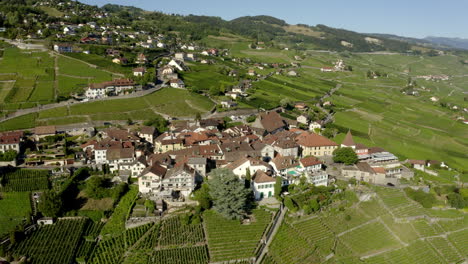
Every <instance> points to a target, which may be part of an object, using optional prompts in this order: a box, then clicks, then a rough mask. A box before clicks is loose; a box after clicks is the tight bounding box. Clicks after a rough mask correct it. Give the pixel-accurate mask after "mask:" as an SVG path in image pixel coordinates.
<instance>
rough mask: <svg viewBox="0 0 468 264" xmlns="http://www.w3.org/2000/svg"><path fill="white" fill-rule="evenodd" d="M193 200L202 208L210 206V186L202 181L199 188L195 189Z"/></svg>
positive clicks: (205, 208)
mask: <svg viewBox="0 0 468 264" xmlns="http://www.w3.org/2000/svg"><path fill="white" fill-rule="evenodd" d="M194 200H196V201H198V204H199V205H200V207H201V208H202V209H204V210H207V209H210V208H211V204H212V201H211V200H212V199H211V196H210V187H209V186H208V183H203V184H202V185H201V187H200V189H198V190H197V191H195V193H194Z"/></svg>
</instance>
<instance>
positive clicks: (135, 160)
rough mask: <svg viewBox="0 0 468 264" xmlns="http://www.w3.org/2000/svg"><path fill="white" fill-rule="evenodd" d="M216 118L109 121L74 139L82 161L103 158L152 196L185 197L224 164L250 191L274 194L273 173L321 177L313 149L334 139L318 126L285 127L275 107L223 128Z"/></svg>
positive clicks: (328, 149) (321, 150) (325, 150)
mask: <svg viewBox="0 0 468 264" xmlns="http://www.w3.org/2000/svg"><path fill="white" fill-rule="evenodd" d="M222 127H223V121H222V120H214V119H208V120H201V121H198V122H197V121H193V122H179V123H174V124H172V125H171V126H170V127H169V130H168V131H167V132H164V133H162V134H159V135H158V134H157V133H156V132H157V131H156V130H155V129H154V128H152V127H141V128H140V129H139V130H138V131H129V130H123V129H116V128H110V129H106V130H104V131H101V132H99V134H98V136H97V137H95V138H93V139H92V140H89V141H88V142H86V143H85V144H83V145H81V148H82V150H83V153H84V159H85V161H84V163H86V164H91V165H98V166H99V165H106V166H108V167H109V170H110V171H111V172H113V173H115V175H118V176H116V180H119V179H120V180H122V181H126V180H127V179H128V177H134V178H138V185H139V190H140V192H141V193H142V194H145V195H148V196H149V197H155V198H157V199H160V198H164V199H177V200H180V199H184V198H185V197H187V195H189V194H190V193H191V192H192V191H193V190H194V189H195V187H196V186H197V184H199V183H201V182H202V181H203V180H204V179H205V178H206V177H207V175H208V172H209V171H210V170H212V169H215V168H229V169H230V170H232V171H233V172H234V174H236V175H237V176H239V177H240V178H241V179H245V178H246V177H247V175H250V176H251V177H252V183H253V184H252V185H251V186H252V188H253V191H254V193H255V196H256V198H257V199H261V198H263V197H271V196H273V195H274V191H273V189H274V184H275V182H276V177H281V178H282V182H283V184H285V185H286V184H292V183H297V182H298V181H299V180H300V178H301V177H306V179H307V181H308V182H310V183H314V184H316V185H324V186H326V185H327V184H328V180H329V179H328V174H327V173H326V171H325V170H324V164H323V162H322V161H321V160H319V158H320V157H325V156H330V155H332V152H333V150H335V149H336V148H338V145H337V144H336V143H335V142H333V141H331V140H329V139H327V138H325V137H322V136H320V135H318V134H315V133H311V132H308V131H304V130H300V129H294V128H292V129H289V126H288V124H287V122H285V120H284V119H283V118H282V117H281V116H280V115H279V114H278V113H277V112H274V111H273V112H264V113H261V114H260V115H259V117H258V118H257V120H256V121H255V122H254V123H253V125H252V126H247V125H239V126H235V127H231V128H227V129H224V130H223V129H220V128H222Z"/></svg>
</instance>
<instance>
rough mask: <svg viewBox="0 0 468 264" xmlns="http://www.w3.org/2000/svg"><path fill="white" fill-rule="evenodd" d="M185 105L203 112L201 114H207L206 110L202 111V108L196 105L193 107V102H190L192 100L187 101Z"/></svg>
mask: <svg viewBox="0 0 468 264" xmlns="http://www.w3.org/2000/svg"><path fill="white" fill-rule="evenodd" d="M185 103H186V104H187V105H188V106H190V107H191V108H193V109H195V110H197V111H199V112H201V113H205V112H206V110H205V109H201V108H200V107H198V106H196V105H193V104H192V102H190V100H185Z"/></svg>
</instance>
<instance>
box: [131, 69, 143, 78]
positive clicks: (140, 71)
mask: <svg viewBox="0 0 468 264" xmlns="http://www.w3.org/2000/svg"><path fill="white" fill-rule="evenodd" d="M145 73H146V68H144V67H138V68H135V69H133V76H136V77H141V76H143V75H145Z"/></svg>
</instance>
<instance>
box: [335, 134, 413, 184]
mask: <svg viewBox="0 0 468 264" xmlns="http://www.w3.org/2000/svg"><path fill="white" fill-rule="evenodd" d="M341 147H349V148H352V149H353V150H354V152H355V153H356V154H357V156H358V159H359V161H358V162H357V163H356V164H355V165H352V166H344V167H342V169H341V175H342V176H343V177H345V178H355V179H357V180H360V181H365V182H369V183H373V184H382V185H393V186H395V185H398V183H399V180H400V179H401V178H405V179H410V178H412V177H413V176H414V173H413V172H412V171H411V170H410V169H408V168H407V167H405V166H403V164H402V163H401V162H400V161H399V160H398V158H397V157H396V156H395V155H393V154H392V153H390V152H388V151H386V150H384V149H382V148H379V147H367V146H365V145H363V144H360V143H355V142H354V140H353V136H352V134H351V132H350V131H348V133H347V134H346V137H345V139H344V140H343V142H342V144H341Z"/></svg>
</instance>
